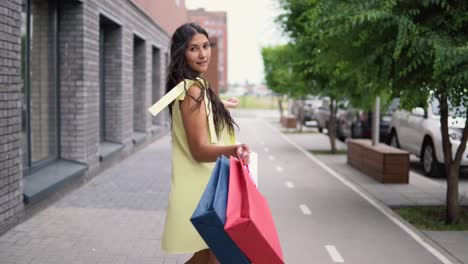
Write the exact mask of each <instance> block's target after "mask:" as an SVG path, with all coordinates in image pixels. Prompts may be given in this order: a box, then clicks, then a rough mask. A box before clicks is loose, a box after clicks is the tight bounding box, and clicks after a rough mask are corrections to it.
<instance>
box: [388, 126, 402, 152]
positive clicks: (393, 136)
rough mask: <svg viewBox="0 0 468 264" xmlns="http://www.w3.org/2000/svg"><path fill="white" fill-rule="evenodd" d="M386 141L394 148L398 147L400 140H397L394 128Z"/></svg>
mask: <svg viewBox="0 0 468 264" xmlns="http://www.w3.org/2000/svg"><path fill="white" fill-rule="evenodd" d="M388 142H389V145H390V146H392V147H394V148H400V142H399V141H398V137H397V135H396V132H395V131H394V130H392V132H391V133H390V139H389V140H388Z"/></svg>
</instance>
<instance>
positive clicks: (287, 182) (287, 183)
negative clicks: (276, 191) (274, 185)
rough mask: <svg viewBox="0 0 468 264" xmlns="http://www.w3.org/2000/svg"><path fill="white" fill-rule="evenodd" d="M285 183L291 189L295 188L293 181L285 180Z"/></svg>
mask: <svg viewBox="0 0 468 264" xmlns="http://www.w3.org/2000/svg"><path fill="white" fill-rule="evenodd" d="M284 185H286V187H288V188H289V189H293V188H294V183H292V182H290V181H286V182H284Z"/></svg>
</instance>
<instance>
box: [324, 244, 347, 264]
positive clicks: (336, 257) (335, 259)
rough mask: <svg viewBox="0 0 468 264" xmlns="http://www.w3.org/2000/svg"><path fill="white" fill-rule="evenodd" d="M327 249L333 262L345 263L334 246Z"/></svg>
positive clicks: (327, 246)
mask: <svg viewBox="0 0 468 264" xmlns="http://www.w3.org/2000/svg"><path fill="white" fill-rule="evenodd" d="M325 248H326V249H327V251H328V254H329V255H330V257H331V258H332V260H333V262H335V263H344V259H343V258H342V257H341V254H340V252H338V250H337V249H336V247H335V246H333V245H326V246H325Z"/></svg>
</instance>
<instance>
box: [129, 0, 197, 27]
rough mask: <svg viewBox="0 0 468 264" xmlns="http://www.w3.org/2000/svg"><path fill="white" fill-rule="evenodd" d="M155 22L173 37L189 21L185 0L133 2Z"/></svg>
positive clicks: (135, 0) (143, 0)
mask: <svg viewBox="0 0 468 264" xmlns="http://www.w3.org/2000/svg"><path fill="white" fill-rule="evenodd" d="M132 1H133V2H134V3H135V4H137V5H138V6H139V7H140V8H141V9H143V10H144V12H145V13H146V14H147V15H149V16H150V17H151V18H152V19H153V20H154V21H155V22H157V23H158V24H160V25H161V26H162V28H163V29H164V30H165V31H166V32H167V33H168V34H169V35H172V33H174V31H175V30H176V29H177V28H178V27H179V26H180V25H182V24H183V23H186V22H187V21H188V14H187V9H186V8H185V0H164V1H154V0H132Z"/></svg>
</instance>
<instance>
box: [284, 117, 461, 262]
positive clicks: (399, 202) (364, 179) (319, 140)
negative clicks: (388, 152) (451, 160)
mask: <svg viewBox="0 0 468 264" xmlns="http://www.w3.org/2000/svg"><path fill="white" fill-rule="evenodd" d="M276 125H277V127H278V129H280V130H282V131H284V128H280V126H279V124H276ZM305 131H307V133H285V135H286V136H287V137H289V138H290V139H291V140H293V141H294V142H295V143H296V144H298V145H299V146H301V147H302V148H304V149H306V150H323V149H325V150H326V149H329V148H330V143H329V139H328V137H327V136H326V135H324V134H321V133H313V131H315V129H310V128H305ZM336 142H337V148H338V149H346V144H345V143H343V142H341V141H339V140H337V141H336ZM315 156H316V157H317V158H319V159H320V160H321V161H322V162H324V163H325V164H327V165H328V166H329V167H331V168H332V169H333V170H335V171H336V172H338V173H339V174H341V175H343V176H344V177H345V178H346V179H348V180H350V181H352V182H353V183H354V184H356V185H358V186H359V187H361V188H362V189H364V190H365V191H367V192H368V193H369V194H371V195H372V196H373V197H375V198H376V199H377V200H379V201H381V202H382V203H384V204H386V205H387V206H389V207H398V206H416V205H445V196H446V181H445V179H431V178H428V177H425V176H423V175H421V174H419V173H418V172H415V170H414V168H415V167H416V168H417V166H418V165H415V164H417V162H418V160H417V158H416V157H411V164H412V166H411V171H410V175H409V176H410V179H409V184H382V183H380V182H377V181H376V180H374V179H373V178H371V177H369V176H367V175H365V174H363V173H361V172H360V171H358V170H356V169H354V168H353V167H351V166H350V165H348V164H347V162H346V155H315ZM459 186H460V196H461V203H462V204H463V205H468V175H466V173H465V172H464V173H463V176H462V178H461V179H460V185H459ZM423 233H424V234H425V235H426V236H427V237H428V238H430V239H432V240H433V241H434V242H435V243H437V244H439V245H440V246H441V247H442V248H444V249H445V250H446V251H447V252H449V253H450V254H451V255H452V256H454V257H455V258H457V259H459V260H460V262H462V263H468V252H467V251H466V247H467V245H468V231H423Z"/></svg>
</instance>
